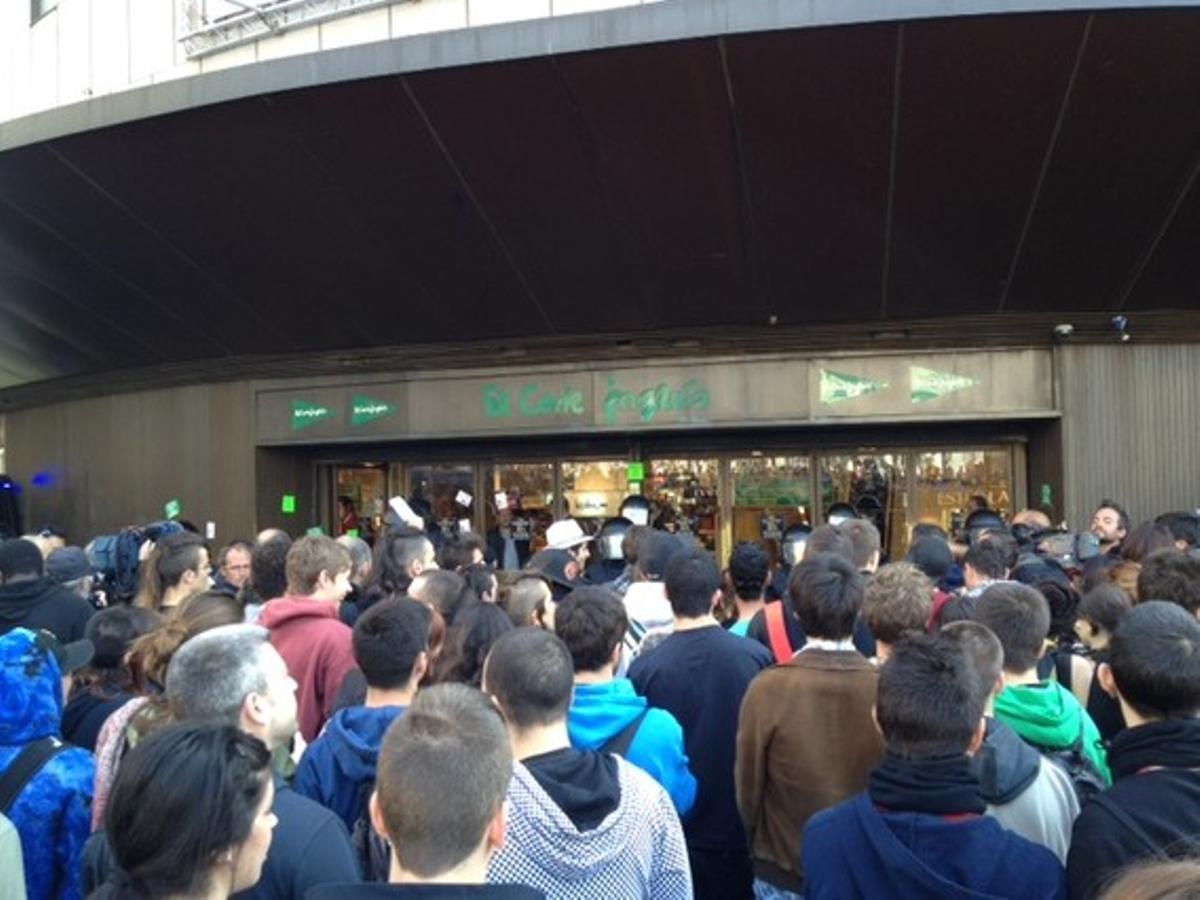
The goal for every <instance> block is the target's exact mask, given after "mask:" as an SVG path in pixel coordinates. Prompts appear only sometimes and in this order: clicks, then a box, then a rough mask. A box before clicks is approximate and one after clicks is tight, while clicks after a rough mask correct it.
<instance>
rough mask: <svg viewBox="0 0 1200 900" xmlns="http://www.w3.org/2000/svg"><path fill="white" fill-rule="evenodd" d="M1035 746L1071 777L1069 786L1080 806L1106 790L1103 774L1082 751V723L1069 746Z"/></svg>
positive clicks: (1106, 785)
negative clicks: (1053, 748)
mask: <svg viewBox="0 0 1200 900" xmlns="http://www.w3.org/2000/svg"><path fill="white" fill-rule="evenodd" d="M1035 748H1036V749H1037V750H1038V752H1039V753H1041V754H1042V756H1044V757H1046V759H1048V760H1049V761H1050V762H1052V763H1053V764H1054V765H1056V766H1058V768H1059V769H1061V770H1062V771H1063V772H1064V773H1066V776H1067V777H1068V778H1069V779H1071V787H1073V788H1074V789H1075V796H1076V797H1077V798H1078V800H1079V805H1080V806H1083V804H1084V803H1086V802H1087V801H1088V800H1091V799H1092V798H1093V797H1095V796H1096V795H1097V794H1100V793H1102V792H1103V791H1106V790H1108V784H1107V783H1106V782H1105V780H1104V776H1103V775H1102V774H1100V770H1099V769H1097V768H1096V764H1095V763H1093V762H1092V761H1091V760H1090V759H1089V758H1088V757H1087V755H1086V754H1085V753H1084V752H1083V725H1082V723H1081V724H1080V726H1079V737H1077V738H1075V743H1074V744H1072V745H1071V746H1070V747H1060V748H1058V749H1056V750H1051V749H1050V748H1048V747H1040V746H1036V745H1035Z"/></svg>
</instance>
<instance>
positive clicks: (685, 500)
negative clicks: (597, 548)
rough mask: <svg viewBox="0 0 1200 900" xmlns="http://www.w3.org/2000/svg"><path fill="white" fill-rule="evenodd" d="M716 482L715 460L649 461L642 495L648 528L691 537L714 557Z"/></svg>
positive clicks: (717, 526)
mask: <svg viewBox="0 0 1200 900" xmlns="http://www.w3.org/2000/svg"><path fill="white" fill-rule="evenodd" d="M719 482H720V466H719V464H718V461H717V460H716V459H715V458H712V459H656V460H652V461H651V462H650V464H649V466H648V467H647V471H646V481H645V484H644V486H643V491H642V492H643V494H645V496H646V497H647V499H649V500H650V524H651V525H653V526H654V527H655V528H660V529H662V530H663V531H669V532H673V533H690V534H693V535H695V537H696V538H697V539H698V540H699V541H700V543H701V544H703V545H704V547H705V548H706V549H708V550H709V551H711V552H713V553H715V552H716V551H717V543H718V538H719V535H720V532H721V504H720V499H719V498H720V494H719V491H718V486H719Z"/></svg>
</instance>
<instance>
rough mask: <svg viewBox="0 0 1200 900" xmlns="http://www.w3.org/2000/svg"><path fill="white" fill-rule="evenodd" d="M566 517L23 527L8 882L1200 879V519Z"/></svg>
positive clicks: (3, 866)
mask: <svg viewBox="0 0 1200 900" xmlns="http://www.w3.org/2000/svg"><path fill="white" fill-rule="evenodd" d="M981 507H984V505H983V504H981ZM547 537H548V544H549V545H548V546H547V547H546V548H545V549H541V550H539V551H537V552H536V553H533V554H531V555H529V556H528V558H527V559H525V560H523V561H522V563H523V568H520V569H513V567H512V566H510V565H507V564H506V563H507V562H508V561H509V560H508V559H507V558H508V557H513V556H514V554H512V553H511V552H509V549H510V548H509V547H507V546H506V545H505V544H503V543H501V542H497V541H491V540H488V539H485V538H484V537H482V536H479V535H475V534H472V533H467V532H464V533H460V534H458V535H456V536H454V537H453V538H450V539H449V540H445V541H442V540H440V539H438V540H436V541H435V539H433V538H432V537H431V535H430V534H429V533H428V532H427V531H426V530H424V529H423V528H421V527H420V525H419V523H408V522H405V521H403V520H402V519H400V518H399V517H393V516H391V515H389V520H388V521H387V522H386V523H384V526H383V527H382V528H381V529H380V530H379V531H378V533H377V534H375V535H373V543H374V546H373V547H372V546H370V545H368V544H367V543H366V542H365V541H364V540H363V539H362V538H361V537H358V536H352V535H345V536H343V537H340V538H338V539H336V540H335V539H333V538H330V537H327V536H325V535H323V534H309V535H306V536H303V537H299V538H295V539H293V537H292V536H290V535H288V534H286V533H284V532H282V531H278V530H273V529H272V530H268V531H265V532H263V533H262V534H260V535H258V536H257V538H256V539H255V540H253V541H238V542H233V543H230V544H229V545H227V546H225V547H223V548H220V549H219V551H218V552H217V553H216V554H215V555H214V557H213V558H211V559H210V556H209V548H208V546H207V545H206V544H205V542H204V540H203V539H202V538H201V537H200V536H199V535H197V534H195V533H193V532H190V531H188V530H186V529H176V528H173V529H168V530H165V531H164V532H163V533H161V534H157V535H156V536H154V537H153V539H148V540H147V541H146V542H145V545H144V546H143V547H142V548H141V553H140V559H141V562H140V564H139V565H138V570H137V573H136V576H137V577H136V582H137V583H136V591H134V592H132V596H131V597H129V598H120V597H116V596H108V597H105V596H104V594H103V591H102V585H100V584H99V583H98V582H97V572H96V570H95V560H94V559H93V558H92V557H89V554H88V553H87V552H85V551H84V550H83V549H82V548H79V547H74V546H70V545H68V544H67V543H66V539H65V538H66V536H64V535H61V534H59V533H56V532H54V531H53V530H52V529H47V530H46V531H43V532H42V533H40V534H38V535H31V536H29V537H27V538H15V539H10V540H7V541H3V542H0V814H2V815H0V898H10V897H12V898H25V897H28V898H36V900H42V898H66V900H71V898H82V897H99V898H125V897H129V898H134V897H180V898H184V897H188V898H190V897H197V898H201V897H202V898H210V897H220V898H223V897H229V896H238V897H255V898H271V900H302V898H314V900H335V898H341V897H346V898H349V897H385V896H396V897H403V896H412V897H430V898H433V897H446V898H451V897H454V898H465V897H473V896H480V897H485V896H486V897H498V898H509V897H511V898H537V897H549V898H572V900H574V898H580V900H588V898H597V900H625V898H630V900H633V898H655V900H676V898H678V900H687V898H692V897H697V898H714V900H717V898H719V900H742V898H747V900H748V898H756V900H792V898H805V897H807V898H813V900H824V898H855V897H862V898H874V897H914V898H915V897H921V898H925V897H931V898H946V900H950V898H967V897H981V898H982V897H994V898H1022V900H1024V898H1034V897H1039V898H1040V897H1047V898H1057V897H1067V896H1069V897H1071V898H1072V900H1075V898H1092V897H1104V898H1107V900H1135V898H1151V897H1159V898H1167V897H1189V896H1200V618H1198V615H1200V548H1198V543H1200V515H1198V514H1197V513H1186V512H1184V513H1168V514H1165V515H1162V516H1159V517H1158V518H1157V519H1154V520H1151V521H1147V522H1145V523H1142V524H1140V525H1137V526H1136V527H1134V526H1133V525H1132V523H1131V522H1130V520H1129V517H1128V515H1127V514H1126V513H1125V511H1124V510H1123V509H1122V508H1121V506H1120V505H1119V504H1117V503H1115V502H1113V501H1110V500H1105V501H1103V502H1102V503H1101V504H1100V505H1099V507H1098V508H1097V510H1096V512H1095V515H1094V516H1093V519H1092V521H1091V523H1090V527H1089V528H1088V529H1087V530H1086V531H1085V532H1082V533H1073V532H1067V531H1066V530H1065V529H1062V528H1054V527H1052V525H1051V521H1050V519H1049V517H1048V516H1047V515H1046V513H1045V512H1043V511H1040V510H1032V509H1031V510H1023V511H1021V512H1019V513H1017V514H1016V515H1014V516H1012V517H1011V518H1010V519H1009V520H1007V521H1006V520H1005V519H1004V518H1002V517H1001V516H1000V515H998V514H997V513H995V512H993V511H991V510H989V509H986V508H980V509H978V510H976V511H975V512H974V513H973V514H972V515H971V516H970V517H968V518H967V520H966V522H965V523H964V527H963V530H962V531H961V532H960V533H956V534H948V533H947V532H946V531H944V530H943V529H942V528H941V527H940V526H938V525H936V524H924V523H923V524H919V525H917V526H915V527H914V529H913V531H912V540H911V543H910V545H909V548H908V552H907V554H906V557H905V559H903V560H886V559H883V558H882V554H881V546H880V535H879V532H878V531H877V530H876V527H875V525H874V524H872V523H871V522H870V521H868V520H866V519H861V518H857V517H855V516H853V515H849V516H839V517H838V518H837V519H836V520H833V521H829V522H826V523H825V524H822V525H820V526H818V527H816V528H809V527H807V526H804V527H795V528H790V529H788V531H787V532H786V533H785V534H784V537H783V541H782V545H781V546H779V547H774V546H772V547H770V548H768V547H767V546H766V545H765V544H761V543H750V542H747V543H741V544H738V545H737V546H736V547H734V548H733V550H732V553H731V554H730V556H729V558H728V559H727V560H722V561H721V562H724V563H725V564H726V565H725V566H724V567H723V568H722V566H721V565H720V564H719V562H718V561H717V560H715V559H714V558H713V556H712V554H710V553H708V552H706V551H705V550H704V549H702V548H701V547H699V546H698V545H697V544H696V542H695V540H694V538H693V537H692V536H691V535H687V534H669V533H666V532H663V531H659V530H655V529H654V528H651V527H648V526H646V525H644V524H634V523H633V522H631V521H628V520H624V519H620V520H614V521H612V522H610V523H608V524H607V525H606V527H605V529H604V530H603V532H602V539H601V540H596V539H594V538H593V537H591V536H589V535H588V534H587V533H586V532H585V531H584V530H583V529H582V528H580V526H579V524H578V523H576V522H574V521H573V520H570V519H566V520H562V521H560V522H555V523H554V524H553V525H551V527H550V528H549V529H548V533H547ZM1064 548H1065V549H1064ZM776 552H778V559H774V558H773V555H774V554H775V553H776ZM126 599H127V600H128V602H126Z"/></svg>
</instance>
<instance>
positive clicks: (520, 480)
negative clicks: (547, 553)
mask: <svg viewBox="0 0 1200 900" xmlns="http://www.w3.org/2000/svg"><path fill="white" fill-rule="evenodd" d="M484 484H485V485H486V488H487V496H485V497H484V498H483V499H482V502H483V509H484V511H485V514H484V531H485V534H486V537H487V540H488V545H489V548H491V555H492V556H494V557H495V559H496V562H497V564H498V565H500V566H501V567H502V568H510V569H517V568H520V567H521V566H523V565H524V564H525V562H526V561H527V560H528V559H529V557H530V556H531V555H532V554H534V553H536V552H537V551H538V550H541V549H542V548H543V547H545V546H546V529H547V528H549V527H550V523H551V522H553V521H554V463H494V464H489V465H488V466H487V467H486V468H485V469H484ZM510 541H511V544H510V543H509V542H510ZM506 550H507V553H506ZM506 555H507V557H508V559H507V561H506V560H505V556H506Z"/></svg>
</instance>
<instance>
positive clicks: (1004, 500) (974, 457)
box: [913, 449, 1013, 532]
mask: <svg viewBox="0 0 1200 900" xmlns="http://www.w3.org/2000/svg"><path fill="white" fill-rule="evenodd" d="M914 474H915V481H916V510H915V514H914V516H913V520H914V522H932V523H936V524H938V525H941V526H942V527H943V528H945V529H946V530H947V531H950V532H955V531H958V530H959V528H960V527H961V525H962V522H963V520H964V519H965V517H966V513H967V511H968V510H969V509H971V501H972V499H973V498H976V497H978V498H982V499H983V500H986V501H987V506H988V508H989V509H994V510H996V511H997V512H999V513H1001V514H1002V515H1004V516H1008V515H1009V514H1010V513H1011V512H1012V506H1013V504H1012V482H1013V472H1012V452H1011V451H1010V450H1008V449H999V450H955V451H948V452H936V453H918V454H916V457H915V464H914Z"/></svg>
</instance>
